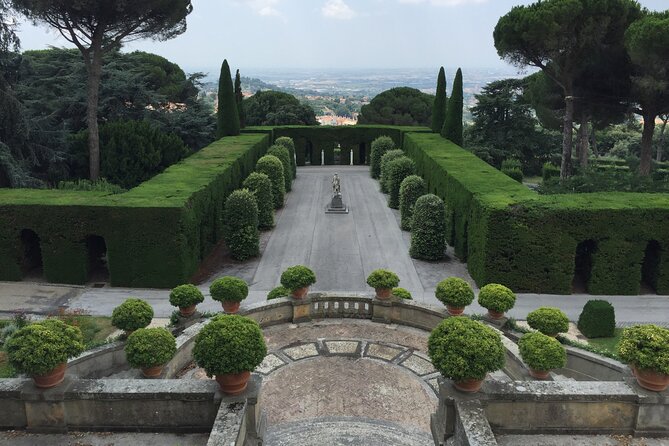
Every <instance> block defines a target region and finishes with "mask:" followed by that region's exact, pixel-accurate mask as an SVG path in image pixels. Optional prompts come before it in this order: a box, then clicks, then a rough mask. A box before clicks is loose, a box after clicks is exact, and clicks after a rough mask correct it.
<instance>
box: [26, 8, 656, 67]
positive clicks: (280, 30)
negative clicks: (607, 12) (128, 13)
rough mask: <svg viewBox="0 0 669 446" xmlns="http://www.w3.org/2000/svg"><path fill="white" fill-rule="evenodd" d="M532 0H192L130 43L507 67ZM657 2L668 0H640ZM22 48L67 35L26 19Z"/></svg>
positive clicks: (363, 63)
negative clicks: (510, 46)
mask: <svg viewBox="0 0 669 446" xmlns="http://www.w3.org/2000/svg"><path fill="white" fill-rule="evenodd" d="M529 3H531V1H527V0H193V7H194V11H193V13H192V14H191V15H190V16H189V17H188V31H187V32H186V33H185V34H183V35H181V36H179V37H177V38H176V39H174V40H171V41H168V42H152V41H143V42H136V43H133V44H132V45H129V46H127V47H126V49H128V50H132V49H141V50H144V51H150V52H154V53H157V54H160V55H162V56H164V57H167V58H168V59H170V60H172V61H173V62H176V63H178V64H180V65H181V66H182V67H184V68H185V69H186V70H187V71H194V70H202V69H206V70H208V69H209V68H210V67H215V66H220V62H221V61H222V59H223V58H227V59H228V60H229V61H230V64H231V65H232V66H234V67H240V68H242V69H244V68H246V69H250V68H264V69H266V68H318V69H321V68H432V67H438V66H440V65H444V66H450V67H453V66H462V67H500V66H504V65H505V64H504V62H502V61H500V60H499V57H498V56H497V53H496V52H495V48H494V46H493V40H492V31H493V29H494V27H495V24H496V23H497V20H498V19H499V17H501V16H502V15H504V14H506V13H507V12H508V11H509V10H510V9H511V8H512V7H513V6H515V5H519V4H529ZM640 3H641V5H642V6H645V7H647V8H649V9H653V10H661V9H666V8H667V7H669V4H668V2H667V0H641V1H640ZM20 38H21V40H22V46H23V49H39V48H45V47H47V46H49V45H53V46H67V42H66V41H65V40H64V39H62V38H60V37H58V35H57V34H56V33H55V32H53V31H51V30H49V29H48V28H46V27H44V26H40V27H34V26H32V25H31V24H29V23H24V24H23V25H22V27H21V31H20Z"/></svg>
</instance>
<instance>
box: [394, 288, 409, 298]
mask: <svg viewBox="0 0 669 446" xmlns="http://www.w3.org/2000/svg"><path fill="white" fill-rule="evenodd" d="M393 296H395V297H399V298H400V299H404V300H413V298H412V297H411V293H410V292H409V291H408V290H405V289H404V288H393Z"/></svg>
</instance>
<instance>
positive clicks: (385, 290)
mask: <svg viewBox="0 0 669 446" xmlns="http://www.w3.org/2000/svg"><path fill="white" fill-rule="evenodd" d="M399 283H400V278H399V277H397V274H395V273H394V272H392V271H388V270H386V269H377V270H374V271H372V273H371V274H370V275H369V276H368V277H367V285H369V286H371V287H372V288H374V290H376V298H377V299H379V300H387V299H389V298H390V295H391V293H392V291H393V288H395V287H396V286H397V285H398V284H399Z"/></svg>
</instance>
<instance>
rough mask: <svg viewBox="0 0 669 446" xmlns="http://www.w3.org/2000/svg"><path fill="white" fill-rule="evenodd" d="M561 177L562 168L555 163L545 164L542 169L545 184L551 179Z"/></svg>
mask: <svg viewBox="0 0 669 446" xmlns="http://www.w3.org/2000/svg"><path fill="white" fill-rule="evenodd" d="M559 177H560V168H559V167H558V166H556V165H555V164H553V163H544V165H543V167H542V168H541V178H542V179H543V181H544V182H546V181H548V180H550V179H551V178H559Z"/></svg>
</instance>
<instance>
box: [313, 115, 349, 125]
mask: <svg viewBox="0 0 669 446" xmlns="http://www.w3.org/2000/svg"><path fill="white" fill-rule="evenodd" d="M316 120H317V121H318V122H320V123H321V125H333V126H339V125H356V124H357V123H358V113H353V118H348V117H346V116H334V115H323V116H316Z"/></svg>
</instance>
